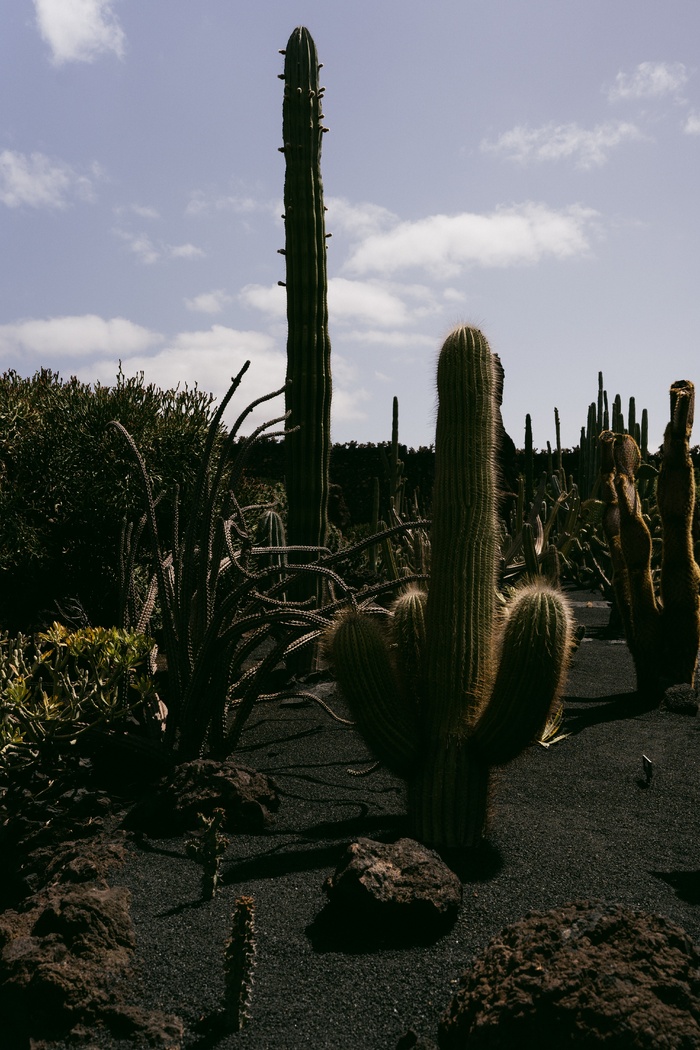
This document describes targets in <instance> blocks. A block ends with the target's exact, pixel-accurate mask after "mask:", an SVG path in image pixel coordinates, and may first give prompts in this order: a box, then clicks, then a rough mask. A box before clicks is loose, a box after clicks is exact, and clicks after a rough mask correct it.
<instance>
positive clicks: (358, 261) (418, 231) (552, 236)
mask: <svg viewBox="0 0 700 1050" xmlns="http://www.w3.org/2000/svg"><path fill="white" fill-rule="evenodd" d="M596 216H597V212H595V211H593V210H592V209H590V208H584V207H582V206H581V205H577V204H576V205H571V206H570V207H568V208H565V209H563V210H561V211H554V210H553V209H551V208H549V207H547V205H545V204H537V203H533V202H527V203H525V204H521V205H517V206H512V207H504V208H499V209H497V210H496V211H494V212H491V213H490V214H487V215H476V214H473V213H470V212H463V213H461V214H459V215H431V216H428V217H427V218H425V219H418V220H417V221H415V222H400V223H398V224H397V225H396V226H395V227H394V228H393V229H391V230H389V231H387V232H386V233H377V234H373V235H371V236H369V237H368V238H366V240H364V241H363V242H362V243H361V244H359V245H358V246H357V248H356V249H355V250H354V251H353V252H352V253H351V255H350V258H349V260H348V262H347V264H346V269H347V270H348V271H349V272H351V273H358V274H364V273H368V272H370V271H375V272H377V273H382V274H390V273H395V272H396V271H398V270H404V269H408V268H410V267H420V268H422V269H425V270H427V271H429V273H430V274H431V275H432V276H433V277H440V278H445V277H451V276H454V275H456V274H459V273H460V271H461V270H462V269H463V268H464V267H466V266H482V267H495V266H518V265H523V264H527V263H535V262H538V261H539V260H540V259H542V258H544V257H547V256H551V257H554V258H557V259H566V258H570V257H571V256H575V255H583V254H585V253H586V252H587V251H588V250H589V240H588V230H589V227H590V225H591V224H592V223H593V221H594V219H595V218H596Z"/></svg>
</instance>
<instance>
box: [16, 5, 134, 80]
mask: <svg viewBox="0 0 700 1050" xmlns="http://www.w3.org/2000/svg"><path fill="white" fill-rule="evenodd" d="M34 8H35V10H36V21H37V26H38V28H39V32H40V33H41V36H42V37H43V38H44V40H45V41H46V43H47V44H48V45H49V47H50V48H51V57H52V61H53V63H54V64H55V65H57V66H60V65H63V63H64V62H93V61H94V60H95V59H96V58H97V57H98V55H100V54H103V53H104V52H110V51H111V52H113V53H114V54H115V55H117V56H118V57H119V58H122V57H123V55H124V46H125V42H126V38H125V36H124V32H123V30H122V28H121V26H120V25H119V22H118V21H117V19H116V16H115V15H114V12H113V11H112V0H34Z"/></svg>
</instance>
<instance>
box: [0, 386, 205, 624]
mask: <svg viewBox="0 0 700 1050" xmlns="http://www.w3.org/2000/svg"><path fill="white" fill-rule="evenodd" d="M212 400H213V398H212V396H211V395H209V394H205V393H203V392H201V391H199V390H197V389H196V388H195V389H193V390H190V389H187V388H185V389H183V390H180V389H176V390H161V389H159V388H158V387H157V386H155V385H153V384H148V385H146V384H145V382H144V378H143V374H142V373H141V374H139V375H136V376H134V377H132V378H126V377H125V376H124V375H123V374H122V372H121V370H120V372H119V374H118V375H117V379H116V383H115V385H114V386H102V385H101V384H99V383H98V384H96V385H95V386H94V387H91V386H90V385H87V384H85V383H81V382H79V381H78V380H77V379H76V378H75V377H72V378H71V379H70V380H68V381H65V382H64V381H63V380H62V379H61V378H60V376H59V375H58V374H57V373H55V372H52V371H50V370H48V369H42V370H41V371H39V372H37V373H36V374H35V375H34V376H32V377H31V378H30V379H23V378H22V377H20V376H19V375H18V374H17V372H15V371H9V372H5V373H4V375H2V376H0V625H2V626H4V627H5V628H7V629H9V630H11V631H13V632H15V633H16V632H17V631H18V630H32V629H37V628H41V627H44V626H46V625H47V624H48V623H50V622H51V621H52V620H53V619H55V618H56V607H55V602H57V601H58V602H64V601H65V600H66V599H67V598H74V597H79V599H80V602H81V603H82V605H83V607H84V608H85V609H86V610H87V614H88V616H89V619H90V620H91V622H93V623H103V624H107V625H109V624H111V623H115V622H117V621H116V610H117V607H118V606H117V603H118V588H119V581H118V579H117V572H116V567H117V565H118V551H119V541H120V532H121V523H122V520H123V519H124V518H125V517H132V516H133V515H134V514H135V513H136V512H137V511H139V510H140V508H141V499H142V496H141V491H140V489H139V488H138V486H137V485H136V484H135V482H134V478H133V475H132V473H131V470H130V469H129V466H130V464H129V454H128V451H127V449H126V448H125V447H124V444H123V442H121V441H120V440H119V439H118V437H117V436H116V435H115V434H114V432H113V431H108V430H107V429H106V428H107V423H108V422H109V421H110V420H112V419H117V420H119V421H120V422H122V423H123V425H124V426H125V427H127V428H128V430H129V432H130V433H132V434H133V435H134V437H135V439H136V440H137V441H138V444H139V447H140V448H141V449H143V450H144V453H145V455H146V456H147V459H148V463H149V469H150V470H151V476H152V480H153V483H154V484H155V485H156V486H157V488H158V490H159V491H165V492H166V493H167V492H169V491H172V490H173V489H174V487H175V486H176V485H179V487H180V492H181V493H182V497H183V499H185V500H186V499H187V495H188V493H189V492H190V491H191V490H192V486H193V482H194V477H195V473H196V468H197V464H198V462H199V459H200V458H201V453H202V450H203V448H204V442H205V440H206V434H207V428H208V425H209V423H210V421H211V418H212V415H213V412H212V409H211V405H212ZM169 505H170V501H169V500H166V501H164V504H163V513H165V514H167V508H168V507H169Z"/></svg>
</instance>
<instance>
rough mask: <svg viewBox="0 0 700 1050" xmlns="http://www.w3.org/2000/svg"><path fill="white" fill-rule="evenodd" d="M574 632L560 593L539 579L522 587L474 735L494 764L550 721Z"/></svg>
mask: <svg viewBox="0 0 700 1050" xmlns="http://www.w3.org/2000/svg"><path fill="white" fill-rule="evenodd" d="M572 636H573V620H572V616H571V612H570V610H569V606H568V603H567V602H566V600H565V598H564V596H563V595H562V594H561V593H560V592H558V591H557V590H555V589H554V588H552V587H550V586H548V585H546V584H542V583H539V582H538V583H531V584H526V585H525V586H523V587H521V588H520V589H519V590H518V592H517V594H516V595H515V597H514V599H513V601H512V602H511V605H510V608H509V612H508V618H507V620H506V623H505V628H504V632H503V643H502V647H501V656H500V663H499V668H498V674H497V676H496V681H495V683H494V688H493V692H492V694H491V698H490V700H489V702H488V704H487V705H486V706H485V707H484V709H483V710H482V712H481V713H480V715H479V718H478V720H477V721H476V723H475V725H474V728H473V730H472V734H471V742H472V744H473V745H474V746H475V747H476V748H477V749H478V751H479V753H480V755H481V757H482V758H483V760H484V761H485V762H487V763H488V764H489V765H503V764H505V763H506V762H510V761H511V760H512V759H513V758H515V757H516V756H517V755H519V754H520V752H521V751H523V750H524V748H526V747H527V746H528V744H530V743H532V741H533V740H534V739H535V737H536V736H537V735H538V733H539V732H540V731H541V729H542V728H543V726H544V725H545V723H546V721H547V716H548V715H549V712H550V710H551V707H552V704H553V703H554V702H555V701H556V700H557V699H558V697H559V694H560V692H561V689H562V686H563V684H564V680H565V678H566V672H567V668H568V663H569V656H570V653H571V644H572Z"/></svg>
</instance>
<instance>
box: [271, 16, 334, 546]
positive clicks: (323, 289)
mask: <svg viewBox="0 0 700 1050" xmlns="http://www.w3.org/2000/svg"><path fill="white" fill-rule="evenodd" d="M281 53H282V54H283V55H284V73H282V74H281V78H282V79H283V80H284V101H283V107H282V137H283V143H284V144H283V146H282V147H281V151H282V152H283V153H284V158H285V180H284V216H283V218H284V228H285V247H284V249H283V251H282V254H283V255H284V256H285V263H286V279H285V284H286V292H287V380H288V382H287V387H286V407H287V411H288V413H289V420H290V426H289V429H288V431H287V434H286V435H285V461H286V467H285V470H286V487H287V499H288V517H287V534H288V537H289V542H290V543H291V544H293V545H298V546H306V547H311V548H321V547H324V546H325V544H326V535H327V531H328V489H329V465H330V451H331V433H330V426H331V424H330V412H331V344H330V339H329V335H328V302H327V287H328V280H327V273H326V231H325V208H324V204H323V183H322V180H321V141H322V138H323V133H324V132H325V131H326V130H327V129H326V128H325V127H324V126H323V124H322V120H323V113H322V98H323V88H322V87H320V86H319V76H318V74H319V69H320V66H319V62H318V56H317V53H316V45H315V44H314V41H313V39H312V38H311V35H310V33H309V31H308V30H307V29H305V28H304V27H303V26H301V27H298V28H297V29H295V30H294V32H293V33H292V35H291V36H290V38H289V41H288V43H287V47H286V49H285V50H284V51H282V52H281ZM297 557H298V558H299V555H297Z"/></svg>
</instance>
